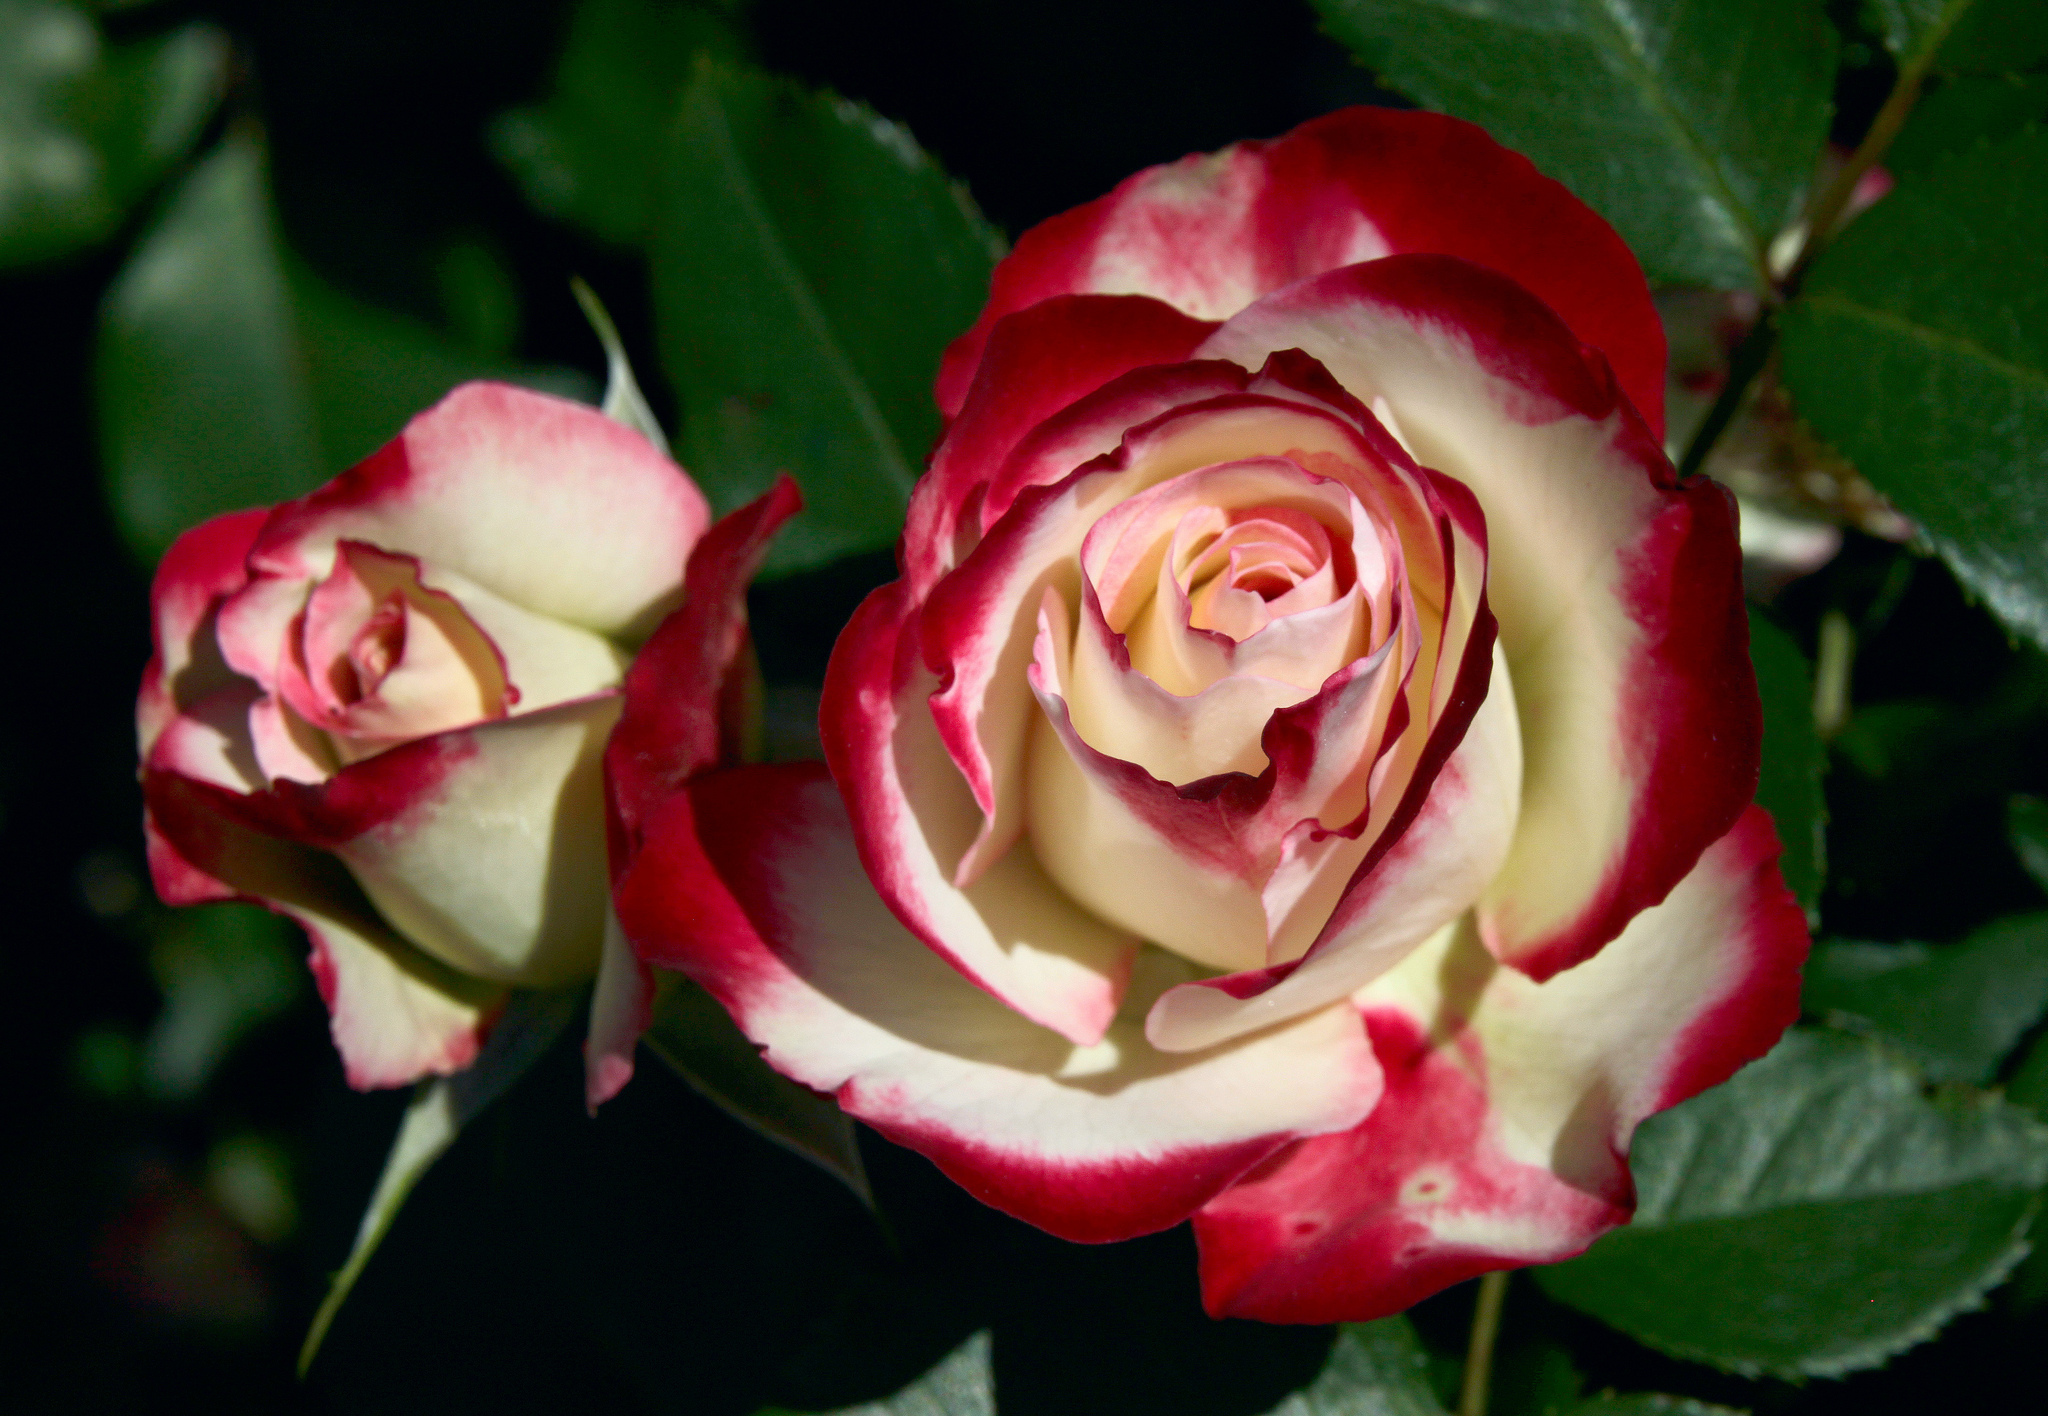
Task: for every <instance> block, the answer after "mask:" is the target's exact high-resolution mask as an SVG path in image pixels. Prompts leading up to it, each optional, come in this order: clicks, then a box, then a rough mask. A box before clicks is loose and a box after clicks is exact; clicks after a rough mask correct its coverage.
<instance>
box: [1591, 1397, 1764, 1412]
mask: <svg viewBox="0 0 2048 1416" xmlns="http://www.w3.org/2000/svg"><path fill="white" fill-rule="evenodd" d="M1569 1416H1747V1414H1746V1413H1745V1412H1741V1411H1737V1410H1736V1409H1735V1408H1734V1407H1732V1406H1714V1405H1711V1404H1709V1403H1707V1402H1704V1401H1694V1400H1693V1399H1692V1398H1691V1397H1687V1396H1654V1395H1648V1394H1639V1395H1635V1396H1616V1395H1614V1394H1613V1393H1612V1392H1607V1393H1604V1394H1602V1395H1600V1396H1596V1397H1594V1398H1593V1399H1592V1400H1591V1401H1582V1402H1580V1403H1579V1404H1578V1405H1577V1406H1574V1407H1572V1408H1571V1411H1570V1413H1569Z"/></svg>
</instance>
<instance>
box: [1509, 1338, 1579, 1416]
mask: <svg viewBox="0 0 2048 1416" xmlns="http://www.w3.org/2000/svg"><path fill="white" fill-rule="evenodd" d="M1584 1385H1585V1378H1584V1377H1582V1376H1581V1375H1580V1373H1579V1369H1578V1365H1577V1364H1576V1363H1574V1362H1573V1361H1572V1354H1571V1352H1570V1351H1569V1350H1568V1349H1566V1348H1564V1347H1562V1346H1560V1345H1558V1344H1557V1343H1555V1342H1545V1341H1541V1340H1538V1341H1534V1342H1518V1343H1513V1344H1508V1345H1505V1346H1503V1347H1502V1348H1501V1350H1500V1351H1499V1352H1497V1353H1496V1354H1495V1356H1494V1359H1493V1378H1492V1381H1491V1382H1490V1383H1489V1385H1488V1388H1487V1390H1488V1392H1489V1393H1490V1395H1489V1397H1488V1400H1487V1413H1488V1416H1563V1413H1565V1412H1568V1411H1571V1410H1572V1409H1573V1408H1575V1407H1576V1406H1577V1405H1578V1404H1579V1389H1580V1388H1581V1387H1582V1386H1584Z"/></svg>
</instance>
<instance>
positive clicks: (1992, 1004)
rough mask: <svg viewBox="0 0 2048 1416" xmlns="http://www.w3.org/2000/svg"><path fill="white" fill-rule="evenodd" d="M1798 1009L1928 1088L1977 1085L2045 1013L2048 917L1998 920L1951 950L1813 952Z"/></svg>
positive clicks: (1909, 947)
mask: <svg viewBox="0 0 2048 1416" xmlns="http://www.w3.org/2000/svg"><path fill="white" fill-rule="evenodd" d="M1804 996H1805V1003H1806V1009H1807V1011H1808V1012H1810V1013H1813V1014H1815V1015H1816V1016H1818V1017H1823V1018H1826V1019H1828V1020H1829V1021H1830V1022H1834V1023H1837V1024H1838V1025H1840V1026H1845V1027H1848V1028H1850V1029H1852V1030H1853V1031H1857V1032H1868V1033H1874V1034H1876V1035H1878V1036H1880V1037H1882V1038H1883V1039H1884V1040H1885V1041H1887V1042H1890V1043H1892V1044H1894V1045H1895V1046H1897V1047H1898V1048H1899V1049H1900V1050H1901V1051H1902V1052H1904V1053H1905V1054H1906V1055H1907V1056H1909V1057H1911V1058H1912V1059H1913V1060H1914V1061H1915V1062H1918V1063H1919V1064H1920V1066H1921V1068H1922V1069H1923V1070H1924V1071H1925V1072H1926V1073H1927V1076H1928V1079H1929V1080H1931V1081H1937V1082H1974V1083H1978V1084H1980V1085H1981V1084H1983V1083H1987V1082H1989V1081H1990V1080H1991V1078H1992V1077H1993V1076H1994V1075H1995V1074H1996V1073H1997V1071H1998V1064H1999V1062H2000V1061H2001V1060H2003V1058H2004V1057H2005V1055H2006V1054H2007V1053H2008V1052H2010V1051H2012V1049H2013V1046H2014V1045H2015V1044H2016V1043H2018V1042H2019V1040H2020V1038H2021V1036H2022V1035H2023V1034H2024V1033H2025V1032H2026V1030H2027V1029H2028V1028H2030V1027H2032V1026H2033V1025H2034V1024H2035V1023H2036V1022H2038V1021H2039V1020H2040V1018H2041V1014H2042V1013H2043V1012H2044V1011H2048V914H2033V915H2020V916H2016V917H2014V918H2011V919H2001V920H1998V921H1995V922H1994V923H1992V924H1988V925H1986V926H1985V927H1984V928H1982V929H1980V930H1978V931H1977V932H1976V933H1975V934H1972V935H1971V936H1970V937H1969V938H1968V939H1966V940H1964V941H1963V942H1962V943H1960V944H1950V945H1946V946H1943V947H1941V948H1933V949H1931V948H1929V947H1928V946H1927V945H1925V944H1856V943H1847V942H1843V941H1840V940H1837V941H1833V942H1830V943H1826V944H1822V945H1820V946H1819V947H1817V948H1816V949H1815V950H1814V951H1813V956H1812V957H1811V958H1810V959H1808V960H1807V963H1806V983H1805V989H1804Z"/></svg>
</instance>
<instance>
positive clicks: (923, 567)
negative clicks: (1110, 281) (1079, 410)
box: [902, 295, 1216, 586]
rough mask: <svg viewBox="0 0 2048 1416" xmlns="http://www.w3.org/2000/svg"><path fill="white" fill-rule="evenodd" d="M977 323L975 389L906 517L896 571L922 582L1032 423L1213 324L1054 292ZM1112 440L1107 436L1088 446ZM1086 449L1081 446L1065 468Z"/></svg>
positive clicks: (1136, 300)
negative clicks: (980, 336) (981, 345)
mask: <svg viewBox="0 0 2048 1416" xmlns="http://www.w3.org/2000/svg"><path fill="white" fill-rule="evenodd" d="M983 320H984V322H985V323H986V324H988V325H989V326H990V328H989V330H988V331H987V332H986V333H985V334H984V340H985V342H986V345H987V348H986V353H985V357H983V358H982V360H981V363H982V368H981V370H980V374H979V387H978V388H977V389H976V390H975V393H974V397H973V398H972V399H971V400H969V403H968V407H966V408H965V409H962V408H960V407H958V406H957V401H956V405H955V406H953V407H949V408H948V409H947V412H948V413H949V414H951V413H959V414H960V417H959V418H958V420H957V421H955V422H954V424H953V426H952V427H950V428H949V429H947V430H946V437H945V439H944V441H942V442H941V443H940V444H939V447H938V449H937V451H936V452H934V453H933V454H932V464H931V467H930V469H929V470H928V471H927V472H926V473H925V475H924V476H923V477H922V478H920V479H919V480H918V484H917V490H916V491H915V492H914V493H913V494H912V496H911V500H910V511H909V514H908V515H907V517H906V518H905V521H904V531H903V543H902V544H903V557H904V565H903V570H904V573H905V574H906V575H908V576H910V577H911V579H912V580H914V581H916V582H917V583H918V584H919V585H920V586H923V585H928V584H929V583H930V582H931V580H932V579H934V578H936V576H937V575H939V574H942V573H943V572H944V571H946V570H949V569H951V568H952V566H954V565H955V564H957V563H958V561H959V558H960V555H961V554H964V550H961V549H960V548H959V547H958V546H957V544H956V542H957V541H958V539H959V537H960V535H961V531H962V525H961V523H962V518H963V515H964V516H965V519H966V521H967V522H968V523H969V525H968V527H967V528H966V529H967V530H968V532H969V533H970V537H969V541H968V544H970V545H971V544H972V539H974V538H978V537H979V535H980V531H981V524H985V523H981V524H974V523H976V522H977V515H976V512H977V510H978V509H977V508H976V507H974V506H972V505H970V503H971V502H972V501H973V500H974V499H975V497H976V494H977V492H978V491H985V489H986V486H987V483H988V481H989V479H990V478H991V477H993V476H994V475H995V473H996V471H997V470H998V469H999V468H1001V467H1002V465H1003V463H1004V462H1005V461H1006V460H1008V458H1009V456H1010V454H1011V453H1012V452H1013V451H1014V450H1015V449H1016V448H1017V446H1018V444H1019V443H1021V442H1023V441H1024V440H1025V438H1027V437H1028V436H1029V435H1030V434H1031V433H1032V432H1033V431H1034V430H1035V429H1037V428H1038V427H1039V425H1040V424H1042V423H1044V422H1045V421H1046V419H1048V418H1050V417H1052V416H1053V415H1054V414H1056V413H1058V412H1059V411H1060V410H1062V409H1064V408H1066V407H1068V406H1069V405H1071V404H1073V403H1074V402H1075V401H1077V400H1078V399H1080V398H1083V397H1085V396H1086V395H1088V394H1090V393H1093V392H1094V391H1095V390H1097V389H1099V388H1102V387H1103V386H1104V385H1106V384H1108V383H1110V382H1111V381H1113V380H1115V379H1116V378H1118V377H1120V376H1121V375H1124V374H1127V373H1129V372H1130V371H1131V370H1133V369H1138V368H1143V367H1146V366H1148V365H1153V364H1178V363H1180V362H1182V361H1183V360H1185V359H1186V358H1187V357H1188V355H1189V354H1190V353H1192V352H1193V351H1194V348H1195V346H1196V345H1198V344H1200V343H1201V342H1202V341H1203V340H1204V339H1206V338H1207V337H1208V336H1209V335H1210V334H1211V333H1212V332H1213V331H1214V330H1215V328H1216V326H1215V323H1214V322H1213V321H1209V320H1197V319H1191V318H1189V317H1188V316H1187V315H1184V314H1182V313H1181V312H1180V311H1178V310H1176V309H1174V308H1173V307H1172V306H1171V305H1167V304H1164V303H1162V302H1160V301H1157V300H1148V299H1144V298H1142V297H1140V296H1102V295H1085V296H1073V297H1068V298H1064V299H1053V300H1048V301H1046V302H1044V303H1043V304H1040V305H1037V306H1034V307H1032V308H1031V309H1028V310H1020V311H1018V312H1017V313H1016V314H1015V315H1014V316H1012V317H1011V318H1009V319H1005V320H999V321H998V320H994V319H991V318H990V317H989V316H986V315H984V316H983ZM976 327H977V328H981V326H976ZM961 392H962V395H963V397H964V396H965V394H966V392H967V390H966V388H965V387H964V386H963V388H962V390H961ZM1115 445H1116V444H1115V441H1114V439H1112V440H1111V441H1110V443H1109V445H1108V447H1098V448H1096V449H1094V451H1095V452H1107V451H1108V450H1109V447H1114V446H1115ZM1092 455H1093V453H1091V452H1083V453H1081V454H1080V455H1079V456H1076V457H1075V458H1074V459H1073V461H1072V462H1069V463H1068V464H1067V468H1066V469H1063V470H1070V469H1071V468H1073V467H1074V466H1077V465H1078V464H1079V463H1081V462H1083V461H1085V460H1086V459H1087V458H1088V457H1089V456H1092Z"/></svg>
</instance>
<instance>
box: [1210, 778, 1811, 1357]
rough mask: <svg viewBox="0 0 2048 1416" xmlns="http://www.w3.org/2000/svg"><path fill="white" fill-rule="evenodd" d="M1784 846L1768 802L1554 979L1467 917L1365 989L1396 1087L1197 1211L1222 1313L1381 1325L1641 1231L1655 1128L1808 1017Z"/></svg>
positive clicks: (1364, 1005) (1390, 1082)
mask: <svg viewBox="0 0 2048 1416" xmlns="http://www.w3.org/2000/svg"><path fill="white" fill-rule="evenodd" d="M1777 854H1778V843H1777V838H1776V836H1775V835H1774V834H1773V832H1772V830H1771V824H1770V818H1769V817H1768V816H1767V815H1765V814H1764V812H1763V811H1762V810H1761V809H1760V808H1756V807H1752V808H1750V809H1749V811H1748V812H1747V813H1746V814H1745V815H1744V816H1743V818H1742V819H1741V821H1740V822H1739V823H1738V824H1737V825H1736V826H1735V828H1734V829H1733V830H1731V831H1730V832H1729V833H1728V834H1727V835H1726V836H1725V837H1723V838H1722V839H1721V840H1720V841H1718V842H1716V843H1715V844H1714V845H1713V846H1712V847H1711V848H1710V849H1709V850H1708V851H1707V852H1706V854H1705V855H1704V856H1702V857H1701V859H1700V862H1699V865H1698V866H1697V867H1696V868H1695V869H1694V871H1693V872H1692V873H1691V874H1690V875H1688V876H1687V877H1686V878H1685V880H1684V881H1683V882H1681V883H1680V885H1679V886H1678V888H1676V889H1675V890H1673V891H1672V892H1671V895H1670V897H1669V898H1668V899H1667V900H1665V901H1664V903H1663V904H1661V905H1658V906H1656V907H1654V908H1651V909H1649V910H1646V911H1644V912H1643V913H1642V914H1640V915H1638V916H1637V917H1636V918H1635V920H1634V921H1633V922H1632V923H1631V924H1630V925H1629V927H1628V929H1627V931H1626V932H1624V933H1623V934H1622V936H1621V937H1620V938H1619V939H1617V940H1615V941H1614V943H1612V944H1610V945H1609V946H1608V947H1607V948H1606V949H1605V950H1603V951H1601V953H1600V954H1599V955H1598V956H1597V957H1595V958H1593V959H1590V960H1588V961H1587V962H1585V963H1583V964H1580V965H1578V966H1577V967H1576V968H1573V969H1570V970H1567V971H1566V972H1564V973H1561V974H1558V975H1556V976H1555V977H1553V978H1551V979H1550V980H1549V981H1547V982H1545V983H1540V984H1539V983H1535V982H1532V981H1531V980H1530V979H1528V978H1527V977H1525V976H1524V975H1522V974H1519V973H1517V972H1515V971H1514V970H1512V969H1506V968H1501V967H1499V966H1498V965H1496V964H1495V963H1494V961H1493V960H1492V958H1491V957H1490V956H1489V955H1488V954H1487V953H1486V952H1485V950H1484V949H1483V948H1482V947H1481V946H1480V944H1479V942H1478V940H1477V938H1476V937H1475V935H1474V932H1473V930H1472V928H1471V927H1470V925H1469V924H1462V925H1456V926H1452V927H1450V928H1448V929H1446V930H1445V931H1443V933H1442V934H1441V935H1440V936H1439V937H1438V938H1437V939H1435V940H1433V941H1432V942H1431V944H1430V945H1429V946H1428V947H1426V948H1424V949H1422V950H1418V951H1417V952H1416V953H1415V954H1414V955H1413V956H1412V957H1411V958H1410V959H1409V960H1408V961H1407V962H1406V963H1404V964H1403V965H1402V966H1401V967H1400V968H1399V969H1397V970H1395V971H1394V972H1393V973H1391V974H1389V975H1387V976H1386V977H1385V978H1383V979H1381V980H1380V981H1379V982H1377V983H1375V984H1374V985H1372V986H1371V987H1369V988H1367V989H1366V990H1364V991H1363V992H1362V993H1361V994H1360V995H1359V998H1358V1002H1359V1006H1360V1007H1361V1009H1362V1010H1363V1012H1364V1015H1365V1018H1366V1021H1367V1026H1368V1028H1369V1029H1370V1031H1371V1033H1372V1037H1373V1043H1374V1047H1375V1049H1376V1051H1377V1053H1378V1056H1379V1059H1380V1063H1381V1066H1382V1067H1383V1068H1384V1069H1385V1071H1386V1078H1387V1087H1386V1094H1385V1096H1384V1098H1383V1099H1382V1100H1381V1102H1380V1104H1379V1106H1378V1107H1377V1108H1375V1110H1374V1111H1373V1113H1372V1115H1371V1116H1370V1117H1368V1118H1367V1119H1366V1121H1365V1122H1364V1123H1363V1124H1362V1125H1360V1126H1358V1127H1356V1128H1354V1129H1353V1130H1351V1131H1350V1132H1348V1133H1346V1134H1343V1135H1331V1136H1324V1137H1319V1138H1315V1139H1311V1140H1308V1141H1304V1142H1302V1143H1300V1144H1299V1145H1297V1146H1294V1147H1292V1148H1290V1149H1289V1150H1288V1151H1286V1152H1284V1153H1283V1154H1281V1155H1279V1156H1276V1157H1275V1158H1274V1159H1273V1160H1272V1161H1271V1162H1269V1163H1267V1164H1266V1165H1265V1166H1263V1167H1261V1169H1260V1170H1258V1171H1256V1172H1254V1173H1252V1174H1251V1175H1249V1176H1247V1177H1246V1178H1245V1179H1244V1180H1243V1181H1241V1182H1240V1183H1239V1184H1237V1185H1236V1186H1234V1187H1232V1188H1231V1189H1230V1190H1227V1191H1225V1192H1224V1193H1223V1194H1222V1195H1220V1196H1219V1197H1218V1198H1217V1199H1215V1200H1214V1201H1212V1202H1211V1203H1210V1204H1209V1205H1208V1206H1207V1207H1205V1208H1204V1209H1203V1210H1202V1211H1201V1213H1199V1214H1198V1215H1197V1216H1196V1217H1195V1234H1196V1238H1197V1240H1198V1241H1199V1242H1200V1245H1201V1250H1202V1292H1203V1301H1204V1303H1205V1304H1206V1305H1207V1307H1208V1309H1209V1311H1210V1312H1211V1313H1214V1314H1216V1315H1219V1316H1222V1315H1229V1316H1236V1317H1250V1318H1259V1319H1264V1320H1266V1321H1271V1322H1316V1323H1322V1322H1335V1321H1362V1320H1365V1319H1369V1318H1376V1317H1380V1316H1383V1315H1384V1314H1387V1313H1392V1312H1398V1311H1399V1310H1401V1309H1402V1308H1405V1307H1407V1306H1409V1305H1410V1304H1411V1303H1414V1302H1416V1301H1417V1300H1419V1299H1421V1298H1424V1297H1426V1296H1428V1295H1429V1294H1431V1293H1433V1292H1436V1291H1437V1290H1438V1289H1441V1288H1443V1287H1445V1286H1447V1285H1449V1284H1452V1283H1456V1282H1458V1281H1459V1280H1461V1279H1465V1278H1469V1277H1471V1276H1472V1275H1474V1274H1477V1273H1483V1272H1485V1271H1487V1270H1489V1269H1498V1268H1509V1267H1513V1266H1516V1265H1520V1264H1530V1263H1550V1262H1555V1261H1556V1260H1559V1259H1564V1258H1568V1257H1570V1256H1571V1255H1573V1254H1576V1253H1579V1252H1580V1251H1582V1250H1583V1249H1584V1248H1585V1247H1586V1246H1587V1245H1588V1244H1590V1243H1592V1242H1593V1240H1594V1239H1596V1238H1598V1237H1599V1236H1600V1235H1601V1234H1602V1233H1604V1232H1605V1231H1606V1230H1607V1229H1609V1228H1611V1227H1613V1226H1614V1225H1616V1224H1620V1223H1623V1222H1625V1221H1626V1220H1627V1218H1628V1216H1629V1213H1630V1211H1631V1210H1632V1209H1633V1207H1634V1196H1633V1191H1632V1188H1631V1186H1630V1183H1629V1177H1628V1169H1627V1159H1626V1157H1627V1154H1628V1146H1629V1140H1630V1137H1631V1136H1632V1135H1633V1134H1634V1131H1635V1128H1636V1125H1637V1124H1638V1123H1639V1122H1640V1121H1641V1120H1642V1119H1643V1118H1644V1117H1646V1116H1648V1115H1650V1114H1652V1113H1654V1112H1656V1111H1659V1110H1662V1109H1663V1108H1665V1107H1667V1106H1671V1105H1674V1104H1676V1103H1677V1102H1679V1101H1683V1100H1684V1099H1685V1098H1686V1097H1689V1096H1692V1095H1694V1094H1696V1093H1697V1092H1700V1091H1702V1090H1704V1089H1705V1088H1707V1087H1710V1086H1713V1085H1716V1084H1717V1083H1719V1082H1722V1081H1725V1080H1726V1079H1727V1078H1728V1077H1729V1076H1730V1075H1732V1074H1733V1073H1734V1072H1735V1070H1736V1069H1737V1068H1738V1067H1740V1066H1741V1065H1742V1064H1743V1063H1744V1062H1747V1061H1749V1060H1751V1059H1752V1058H1755V1057H1758V1056H1761V1055H1762V1054H1763V1053H1764V1052H1766V1051H1767V1050H1769V1048H1770V1047H1771V1045H1772V1044H1773V1043H1774V1042H1776V1041H1777V1039H1778V1037H1779V1035H1780V1034H1781V1033H1782V1032H1783V1031H1784V1030H1785V1028H1786V1027H1787V1026H1788V1025H1789V1024H1790V1023H1791V1022H1792V1021H1793V1019H1794V1018H1796V1017H1797V1016H1798V1012H1799V968H1800V965H1801V963H1802V962H1803V961H1804V959H1805V957H1806V949H1807V934H1806V923H1805V919H1804V917H1803V915H1802V914H1801V912H1800V910H1799V907H1798V905H1797V903H1796V902H1795V901H1794V900H1793V898H1792V896H1791V894H1790V892H1789V891H1787V890H1786V888H1785V885H1784V881H1783V879H1782V878H1781V877H1780V875H1779V873H1778V868H1777V864H1776V859H1777Z"/></svg>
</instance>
